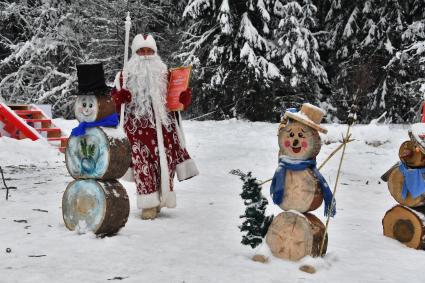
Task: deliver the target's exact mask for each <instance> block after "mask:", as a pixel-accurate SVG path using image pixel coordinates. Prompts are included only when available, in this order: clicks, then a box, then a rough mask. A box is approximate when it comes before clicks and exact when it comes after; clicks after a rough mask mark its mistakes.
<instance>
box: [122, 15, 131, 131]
mask: <svg viewBox="0 0 425 283" xmlns="http://www.w3.org/2000/svg"><path fill="white" fill-rule="evenodd" d="M130 27H131V18H130V12H127V17H126V18H125V41H124V67H123V70H124V71H125V70H126V68H127V62H128V45H129V41H130ZM125 79H126V78H125ZM125 79H124V80H123V83H122V87H123V88H127V81H126V80H125ZM124 115H125V104H124V103H122V104H121V111H120V128H121V129H124Z"/></svg>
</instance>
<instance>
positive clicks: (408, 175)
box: [381, 124, 425, 250]
mask: <svg viewBox="0 0 425 283" xmlns="http://www.w3.org/2000/svg"><path fill="white" fill-rule="evenodd" d="M423 126H424V125H417V124H414V125H412V128H411V130H410V131H409V136H410V138H411V140H408V141H405V142H403V143H402V144H401V146H400V149H399V154H398V155H399V158H400V162H398V163H397V164H395V165H394V166H392V167H391V168H390V169H389V170H388V171H387V172H386V173H385V174H384V175H383V176H382V177H381V178H382V180H384V181H385V182H387V184H388V190H389V192H390V194H391V196H392V197H393V198H394V200H395V201H396V202H397V203H398V204H397V205H395V206H394V207H392V208H391V209H390V210H388V211H387V212H386V213H385V216H384V218H383V219H382V226H383V233H384V235H385V236H387V237H390V238H393V239H395V240H397V241H399V242H401V243H403V244H404V245H406V246H408V247H410V248H414V249H418V250H423V249H425V190H423V189H421V188H422V186H421V183H422V182H424V184H425V181H424V175H423V172H425V150H424V149H425V148H424V147H423V144H422V143H423V140H422V139H423V137H425V135H424V134H425V127H423ZM415 177H416V178H415ZM412 178H413V179H414V180H416V181H415V182H413V180H412V181H409V180H411V179H412ZM424 188H425V187H424Z"/></svg>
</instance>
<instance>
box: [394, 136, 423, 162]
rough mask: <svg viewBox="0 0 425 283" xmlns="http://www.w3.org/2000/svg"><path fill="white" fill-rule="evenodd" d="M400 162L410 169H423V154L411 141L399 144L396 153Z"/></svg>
mask: <svg viewBox="0 0 425 283" xmlns="http://www.w3.org/2000/svg"><path fill="white" fill-rule="evenodd" d="M398 156H399V157H400V160H401V161H402V162H403V163H404V164H406V165H407V167H410V168H420V167H425V154H423V153H422V151H420V150H419V147H418V146H417V144H416V143H415V142H413V141H405V142H403V143H402V144H401V146H400V149H399V151H398Z"/></svg>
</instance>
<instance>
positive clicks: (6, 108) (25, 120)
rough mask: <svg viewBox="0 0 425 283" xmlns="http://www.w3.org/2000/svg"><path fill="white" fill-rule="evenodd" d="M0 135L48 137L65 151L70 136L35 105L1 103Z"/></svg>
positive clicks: (32, 138)
mask: <svg viewBox="0 0 425 283" xmlns="http://www.w3.org/2000/svg"><path fill="white" fill-rule="evenodd" d="M0 136H9V137H11V138H15V139H24V138H29V139H31V140H38V139H40V138H45V139H47V140H48V141H49V142H50V143H51V144H53V145H55V146H57V147H58V148H59V150H60V151H61V152H65V149H66V145H67V142H68V137H67V136H64V134H63V133H62V130H61V129H60V128H58V127H56V126H55V125H54V124H53V122H52V119H50V118H49V117H47V115H46V114H45V113H44V112H43V111H42V110H41V109H39V108H37V107H36V106H34V105H6V104H4V103H0Z"/></svg>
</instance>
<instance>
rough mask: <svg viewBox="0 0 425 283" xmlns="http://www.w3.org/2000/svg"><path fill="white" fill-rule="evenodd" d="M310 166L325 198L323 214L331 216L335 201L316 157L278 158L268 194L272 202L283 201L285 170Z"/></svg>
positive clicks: (300, 169) (297, 169)
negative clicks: (319, 168) (277, 164)
mask: <svg viewBox="0 0 425 283" xmlns="http://www.w3.org/2000/svg"><path fill="white" fill-rule="evenodd" d="M307 168H310V169H311V170H312V171H313V174H314V176H316V178H317V179H318V180H319V186H320V189H321V191H322V194H323V199H324V200H325V216H327V215H328V213H329V212H330V215H331V216H332V217H333V216H335V213H336V203H335V199H333V196H332V192H331V189H330V188H329V185H328V183H327V182H326V180H325V178H324V177H323V176H322V174H320V172H319V170H317V167H316V159H308V160H298V159H290V158H288V157H286V156H283V157H280V158H279V166H278V167H277V169H276V172H275V174H274V176H273V180H272V184H271V186H270V195H271V196H272V198H273V202H274V203H275V204H277V205H280V204H281V203H282V201H283V195H284V192H285V176H286V170H292V171H302V170H305V169H307Z"/></svg>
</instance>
